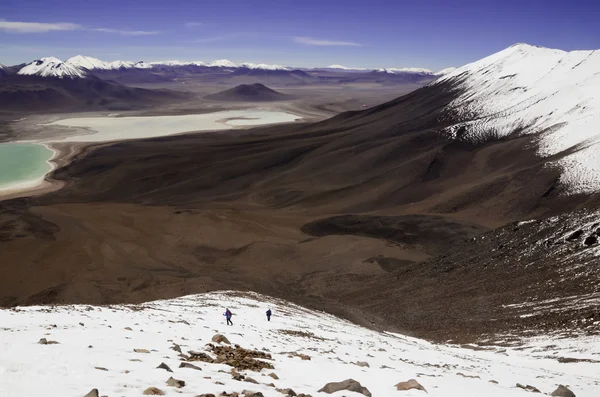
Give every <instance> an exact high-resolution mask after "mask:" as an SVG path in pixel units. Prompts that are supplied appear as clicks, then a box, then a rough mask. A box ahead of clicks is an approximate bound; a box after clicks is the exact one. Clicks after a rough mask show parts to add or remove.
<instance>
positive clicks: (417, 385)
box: [396, 379, 427, 393]
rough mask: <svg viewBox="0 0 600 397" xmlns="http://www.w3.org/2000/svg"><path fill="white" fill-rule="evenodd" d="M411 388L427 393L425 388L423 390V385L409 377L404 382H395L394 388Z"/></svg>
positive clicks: (401, 389) (403, 389) (402, 389)
mask: <svg viewBox="0 0 600 397" xmlns="http://www.w3.org/2000/svg"><path fill="white" fill-rule="evenodd" d="M412 389H416V390H422V391H424V392H425V393H427V390H425V388H424V387H423V385H422V384H420V383H419V382H417V381H416V380H415V379H409V380H407V381H406V382H400V383H397V384H396V390H400V391H405V390H412Z"/></svg>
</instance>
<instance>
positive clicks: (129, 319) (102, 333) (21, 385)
mask: <svg viewBox="0 0 600 397" xmlns="http://www.w3.org/2000/svg"><path fill="white" fill-rule="evenodd" d="M226 307H227V308H229V309H230V310H231V311H232V312H233V314H234V315H233V318H232V320H233V326H227V325H226V324H225V318H224V316H223V312H224V311H225V308H226ZM267 309H271V310H272V312H273V317H272V318H271V321H267V319H266V316H265V311H266V310H267ZM0 324H1V325H0V348H1V349H2V360H0V395H2V396H3V397H22V396H49V397H52V396H82V395H85V394H86V393H87V392H88V391H90V390H92V389H94V388H98V389H99V392H100V395H109V396H126V397H129V396H140V395H142V393H143V391H144V390H145V389H147V388H149V387H156V388H159V389H161V390H162V391H164V392H165V393H166V395H181V396H197V395H199V394H202V393H212V394H214V395H221V393H222V392H224V391H226V392H227V393H232V392H238V393H239V392H242V391H243V390H252V391H254V392H260V393H262V394H263V395H264V396H266V397H281V396H282V395H283V394H282V393H281V392H279V391H278V390H276V389H288V388H291V389H292V390H293V391H294V392H295V393H298V394H299V393H306V394H311V395H313V396H315V395H320V394H319V392H318V390H319V389H321V388H322V387H323V386H324V385H325V384H326V383H329V382H340V381H343V380H345V379H348V378H352V379H355V380H356V381H358V382H360V383H361V384H362V385H363V386H364V387H366V388H367V389H368V390H369V391H370V393H371V394H372V395H374V396H392V395H396V394H398V395H400V394H401V395H403V396H407V397H409V396H421V395H425V393H424V392H423V391H420V390H409V391H403V392H398V391H396V388H395V387H394V385H395V384H397V383H398V382H402V381H407V380H409V379H411V378H412V379H416V380H418V382H419V383H420V384H422V386H423V387H424V388H425V389H426V390H427V392H428V395H430V396H432V397H436V396H490V397H500V396H502V397H526V396H529V395H530V392H528V391H524V390H522V389H520V388H518V387H516V384H517V383H521V384H524V385H528V384H529V385H533V386H535V387H536V388H538V389H540V390H541V391H542V392H544V393H551V392H552V391H554V390H555V389H556V388H557V385H558V384H567V385H569V388H570V389H571V390H573V391H574V392H575V393H576V394H577V396H578V397H592V396H596V393H597V391H598V378H597V368H596V367H597V364H594V363H593V362H575V363H560V362H559V361H558V360H557V358H559V357H564V356H565V355H567V356H569V357H577V358H581V359H588V360H591V361H594V360H597V359H598V358H600V357H599V356H600V348H599V346H600V344H599V343H598V342H600V340H599V339H598V337H589V338H586V339H556V340H555V339H553V338H551V337H547V338H543V339H537V340H531V341H529V342H528V344H527V345H525V346H520V347H519V348H515V349H513V348H510V347H508V348H496V347H490V346H488V347H480V346H477V345H472V346H468V348H464V347H459V346H453V345H442V344H432V343H428V342H425V341H423V340H419V339H415V338H410V337H406V336H402V335H394V334H389V333H381V332H375V331H371V330H368V329H365V328H362V327H359V326H357V325H354V324H351V323H349V322H347V321H344V320H341V319H338V318H336V317H333V316H331V315H328V314H325V313H322V312H316V311H311V310H308V309H305V308H302V307H300V306H296V305H293V304H290V303H288V302H285V301H282V300H277V299H273V298H269V297H266V296H261V295H258V294H253V293H239V292H224V293H210V294H202V295H191V296H186V297H182V298H178V299H171V300H161V301H154V302H149V303H143V304H139V305H111V306H89V305H69V306H31V307H16V308H13V309H1V310H0ZM215 334H222V335H224V336H225V337H226V338H227V339H228V340H229V341H230V342H231V345H229V344H227V343H220V342H214V341H213V336H215ZM42 338H43V339H42ZM40 340H41V343H38V341H40ZM53 342H56V343H53ZM208 344H212V346H213V347H211V346H210V345H208ZM235 344H239V345H240V346H241V347H242V348H246V349H250V350H257V351H261V352H264V353H266V354H267V355H270V358H269V357H268V356H267V357H264V358H258V360H260V362H261V363H262V364H263V365H264V364H267V365H266V366H268V367H272V368H265V369H262V370H260V369H259V368H253V367H252V366H250V367H251V369H243V368H237V371H234V370H235V368H233V367H232V366H230V365H226V364H225V363H216V362H218V361H219V357H218V355H217V354H216V352H215V348H214V347H215V346H218V348H219V349H229V347H231V350H230V354H234V353H233V352H235V351H238V349H236V348H235V346H234V345H235ZM136 350H137V351H136ZM192 351H193V352H195V353H194V355H195V356H196V357H202V355H204V359H203V360H204V361H202V359H200V360H194V359H193V358H190V356H192V354H191V353H190V352H192ZM180 352H181V353H180ZM211 361H216V362H211ZM252 361H253V360H250V361H245V360H238V365H245V364H244V363H248V362H250V363H251V362H252ZM240 362H241V363H242V364H239V363H240ZM161 363H164V364H166V366H167V367H168V368H169V370H171V371H172V372H167V370H166V369H164V367H165V366H164V365H163V366H162V368H158V367H159V366H160V364H161ZM181 364H184V365H186V364H192V365H194V366H195V367H196V368H193V367H192V368H185V367H181ZM233 365H235V362H234V363H233ZM269 374H275V375H272V376H269ZM170 377H173V378H175V379H179V380H182V381H184V382H185V386H183V387H181V388H176V387H173V386H169V385H167V380H168V379H169V378H170ZM492 381H493V382H492ZM342 393H345V394H346V395H356V396H361V395H360V394H357V393H354V392H347V391H344V392H342ZM284 394H285V393H284ZM338 394H339V393H338ZM288 395H295V394H291V393H288ZM336 395H337V394H336ZM340 395H342V394H340Z"/></svg>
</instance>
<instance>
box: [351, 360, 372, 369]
mask: <svg viewBox="0 0 600 397" xmlns="http://www.w3.org/2000/svg"><path fill="white" fill-rule="evenodd" d="M354 365H358V366H359V367H367V368H370V366H369V363H368V362H366V361H357V362H355V363H354Z"/></svg>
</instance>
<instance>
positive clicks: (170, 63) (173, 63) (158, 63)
mask: <svg viewBox="0 0 600 397" xmlns="http://www.w3.org/2000/svg"><path fill="white" fill-rule="evenodd" d="M150 64H151V65H153V66H190V65H194V66H206V63H204V62H202V61H192V62H186V61H156V62H150Z"/></svg>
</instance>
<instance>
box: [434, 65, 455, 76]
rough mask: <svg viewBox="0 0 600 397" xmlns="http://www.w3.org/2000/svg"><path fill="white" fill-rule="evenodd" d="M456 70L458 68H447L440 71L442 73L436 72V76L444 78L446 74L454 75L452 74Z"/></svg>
mask: <svg viewBox="0 0 600 397" xmlns="http://www.w3.org/2000/svg"><path fill="white" fill-rule="evenodd" d="M455 70H456V68H455V67H450V68H446V69H442V70H440V71H437V72H435V73H434V74H435V75H436V76H444V75H446V74H448V73H452V72H454V71H455Z"/></svg>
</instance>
